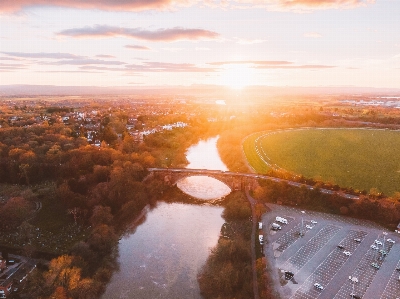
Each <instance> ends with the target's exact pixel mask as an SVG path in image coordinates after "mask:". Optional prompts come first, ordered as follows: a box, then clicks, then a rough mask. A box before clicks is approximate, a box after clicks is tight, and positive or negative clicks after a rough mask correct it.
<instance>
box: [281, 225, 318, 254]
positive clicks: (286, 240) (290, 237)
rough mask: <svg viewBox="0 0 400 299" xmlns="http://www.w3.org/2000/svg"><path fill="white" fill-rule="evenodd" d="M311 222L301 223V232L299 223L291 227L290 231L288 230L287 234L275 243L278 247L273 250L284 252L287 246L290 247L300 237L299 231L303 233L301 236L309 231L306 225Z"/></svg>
mask: <svg viewBox="0 0 400 299" xmlns="http://www.w3.org/2000/svg"><path fill="white" fill-rule="evenodd" d="M310 224H311V222H308V221H304V222H303V230H302V225H301V223H299V224H297V225H296V226H295V227H293V228H292V229H291V230H289V231H288V232H287V233H285V234H284V235H283V236H282V237H280V238H279V239H278V240H276V241H275V243H276V244H279V247H278V248H276V249H275V250H277V251H279V252H281V253H282V252H284V251H285V250H286V249H287V248H289V246H291V245H292V244H293V243H294V242H296V241H297V240H298V239H299V238H300V237H301V236H300V231H301V230H302V231H303V234H306V233H307V232H308V231H309V229H307V228H306V225H310Z"/></svg>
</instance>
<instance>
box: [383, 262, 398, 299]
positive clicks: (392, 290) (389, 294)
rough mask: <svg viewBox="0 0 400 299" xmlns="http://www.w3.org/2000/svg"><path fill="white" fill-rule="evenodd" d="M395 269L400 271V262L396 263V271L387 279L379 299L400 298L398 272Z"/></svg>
mask: <svg viewBox="0 0 400 299" xmlns="http://www.w3.org/2000/svg"><path fill="white" fill-rule="evenodd" d="M397 269H400V260H399V262H398V263H397V266H396V269H395V270H394V271H393V273H392V275H391V276H390V278H389V281H388V283H387V285H386V287H385V290H384V291H383V294H382V296H381V299H393V298H399V297H400V281H399V280H400V279H399V278H400V272H399V270H397Z"/></svg>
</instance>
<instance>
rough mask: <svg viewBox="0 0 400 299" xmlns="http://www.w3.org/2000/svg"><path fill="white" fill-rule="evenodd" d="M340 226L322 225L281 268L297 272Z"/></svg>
mask: <svg viewBox="0 0 400 299" xmlns="http://www.w3.org/2000/svg"><path fill="white" fill-rule="evenodd" d="M340 229H341V228H340V227H338V226H334V225H327V226H325V227H323V228H322V229H321V230H320V231H319V232H318V233H317V234H316V235H315V236H314V237H312V238H311V239H310V240H309V241H308V242H307V243H306V244H305V245H303V246H302V247H301V248H300V249H299V250H298V251H297V252H296V253H295V254H294V255H292V256H291V257H290V258H289V259H288V260H287V261H286V262H285V263H284V264H283V266H282V269H284V270H286V271H291V272H293V273H297V272H298V271H299V270H300V269H301V268H302V267H303V266H304V265H305V264H306V263H307V262H308V261H309V260H310V259H311V258H312V257H313V256H314V255H315V254H316V253H317V252H318V251H319V250H320V249H321V248H322V247H324V246H325V244H326V243H328V241H329V240H330V239H332V237H333V236H334V235H335V234H336V233H337V232H338V231H339V230H340Z"/></svg>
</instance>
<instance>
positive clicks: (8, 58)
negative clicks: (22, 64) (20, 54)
mask: <svg viewBox="0 0 400 299" xmlns="http://www.w3.org/2000/svg"><path fill="white" fill-rule="evenodd" d="M0 60H8V61H10V60H11V61H19V60H20V59H18V58H13V57H0Z"/></svg>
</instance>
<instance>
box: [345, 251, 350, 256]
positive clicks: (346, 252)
mask: <svg viewBox="0 0 400 299" xmlns="http://www.w3.org/2000/svg"><path fill="white" fill-rule="evenodd" d="M343 253H344V254H345V255H347V256H350V255H351V253H350V251H343Z"/></svg>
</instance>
